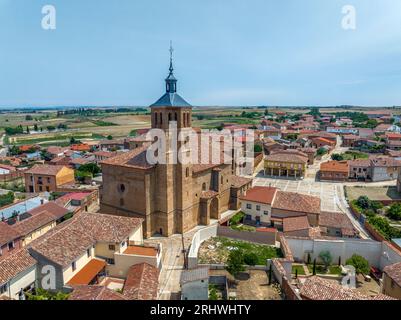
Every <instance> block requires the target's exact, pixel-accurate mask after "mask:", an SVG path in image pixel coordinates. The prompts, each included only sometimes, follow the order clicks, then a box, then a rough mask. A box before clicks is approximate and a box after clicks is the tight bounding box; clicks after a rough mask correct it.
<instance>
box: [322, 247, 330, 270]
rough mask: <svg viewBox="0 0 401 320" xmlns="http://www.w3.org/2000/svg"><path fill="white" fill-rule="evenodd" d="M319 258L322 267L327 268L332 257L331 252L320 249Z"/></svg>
mask: <svg viewBox="0 0 401 320" xmlns="http://www.w3.org/2000/svg"><path fill="white" fill-rule="evenodd" d="M319 258H320V259H321V260H322V261H323V264H324V268H325V269H326V270H328V268H329V267H330V265H331V262H332V261H333V258H332V256H331V253H330V252H329V251H322V252H320V254H319Z"/></svg>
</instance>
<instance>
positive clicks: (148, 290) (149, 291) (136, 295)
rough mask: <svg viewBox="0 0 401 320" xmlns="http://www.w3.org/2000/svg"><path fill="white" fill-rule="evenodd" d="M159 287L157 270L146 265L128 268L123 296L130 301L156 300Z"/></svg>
mask: <svg viewBox="0 0 401 320" xmlns="http://www.w3.org/2000/svg"><path fill="white" fill-rule="evenodd" d="M158 287H159V269H157V268H156V267H154V266H151V265H150V264H147V263H141V264H136V265H133V266H131V267H130V268H129V270H128V273H127V279H126V280H125V284H124V291H123V294H124V295H125V296H126V297H127V298H129V299H130V300H156V299H157V297H158Z"/></svg>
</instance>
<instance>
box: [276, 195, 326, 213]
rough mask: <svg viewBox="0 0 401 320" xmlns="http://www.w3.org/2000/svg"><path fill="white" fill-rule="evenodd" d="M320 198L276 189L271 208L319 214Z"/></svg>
mask: <svg viewBox="0 0 401 320" xmlns="http://www.w3.org/2000/svg"><path fill="white" fill-rule="evenodd" d="M320 202H321V201H320V198H319V197H314V196H310V195H305V194H300V193H295V192H287V191H277V194H276V198H275V200H274V202H273V206H272V207H273V209H281V210H286V211H294V212H301V213H304V212H305V213H315V214H320Z"/></svg>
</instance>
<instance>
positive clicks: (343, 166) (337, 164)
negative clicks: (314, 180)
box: [320, 161, 349, 173]
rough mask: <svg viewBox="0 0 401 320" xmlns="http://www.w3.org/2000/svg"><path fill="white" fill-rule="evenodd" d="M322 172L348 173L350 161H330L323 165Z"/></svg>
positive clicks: (321, 166) (321, 165)
mask: <svg viewBox="0 0 401 320" xmlns="http://www.w3.org/2000/svg"><path fill="white" fill-rule="evenodd" d="M320 171H328V172H343V173H348V171H349V165H348V161H328V162H324V163H321V164H320Z"/></svg>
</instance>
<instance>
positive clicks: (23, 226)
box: [12, 211, 56, 236]
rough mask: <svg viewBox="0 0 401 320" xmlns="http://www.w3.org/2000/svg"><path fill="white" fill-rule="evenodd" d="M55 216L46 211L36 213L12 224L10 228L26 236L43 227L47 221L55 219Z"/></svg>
mask: <svg viewBox="0 0 401 320" xmlns="http://www.w3.org/2000/svg"><path fill="white" fill-rule="evenodd" d="M55 220H56V219H55V217H54V216H53V215H52V214H50V213H49V212H47V211H43V212H41V213H38V214H36V215H34V216H32V217H29V218H27V219H24V220H22V221H20V222H17V223H15V224H14V225H12V228H13V229H14V230H15V231H17V232H18V233H20V234H21V235H23V236H27V235H29V234H30V233H32V232H34V231H36V230H38V229H40V228H43V227H44V226H46V225H48V224H49V223H51V222H53V221H55Z"/></svg>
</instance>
